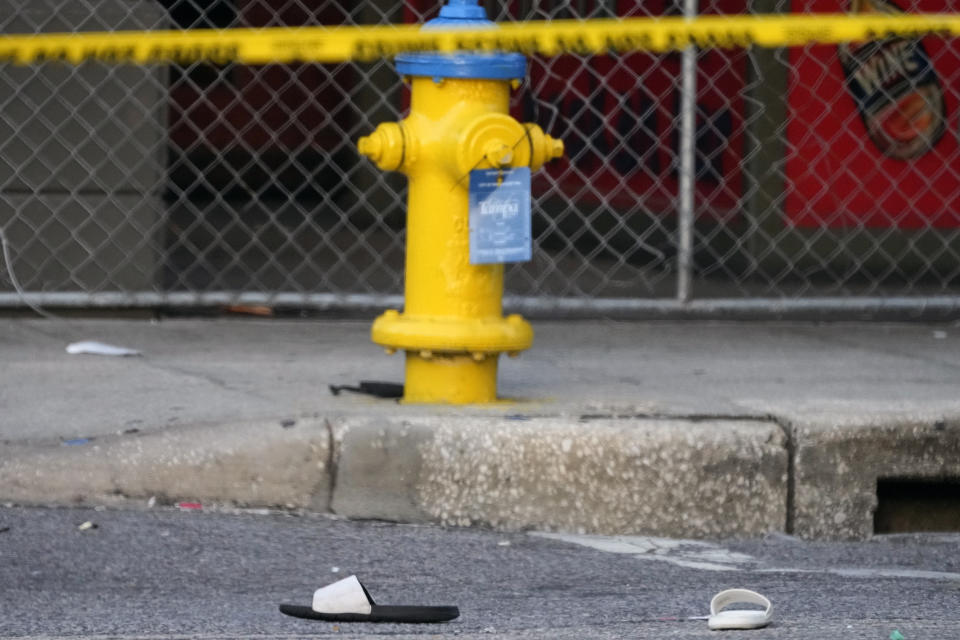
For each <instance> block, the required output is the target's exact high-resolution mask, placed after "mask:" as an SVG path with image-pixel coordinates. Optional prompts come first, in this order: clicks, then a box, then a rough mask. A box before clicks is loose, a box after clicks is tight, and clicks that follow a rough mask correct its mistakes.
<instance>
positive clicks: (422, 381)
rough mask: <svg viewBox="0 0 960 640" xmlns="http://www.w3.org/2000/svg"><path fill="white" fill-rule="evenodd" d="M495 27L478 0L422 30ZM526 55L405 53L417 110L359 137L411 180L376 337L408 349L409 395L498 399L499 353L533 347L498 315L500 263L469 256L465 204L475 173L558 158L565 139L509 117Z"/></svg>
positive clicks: (520, 325)
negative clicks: (400, 249)
mask: <svg viewBox="0 0 960 640" xmlns="http://www.w3.org/2000/svg"><path fill="white" fill-rule="evenodd" d="M491 24H492V23H491V22H490V21H488V20H487V19H486V12H485V11H484V9H483V7H480V6H477V4H476V0H451V2H450V4H448V5H447V6H445V7H443V8H442V9H441V10H440V17H439V18H437V19H435V20H432V21H430V22H428V23H427V24H426V25H425V28H428V29H429V28H436V27H451V26H469V27H476V26H489V25H491ZM526 62H527V61H526V58H525V57H524V56H523V55H521V54H516V53H482V54H481V53H467V54H455V55H444V54H436V53H410V54H404V55H399V56H397V58H396V63H397V70H398V71H399V72H400V74H401V75H403V76H404V77H405V78H409V79H410V82H411V85H412V87H411V104H410V115H409V117H407V118H406V119H405V120H403V121H402V122H388V123H383V124H381V125H380V126H378V127H377V129H376V130H375V131H374V132H373V133H372V134H370V135H369V136H367V137H364V138H361V139H360V140H359V142H358V149H359V151H360V153H361V154H363V155H365V156H367V157H368V158H370V159H371V160H372V161H374V162H375V163H376V164H377V166H378V167H379V168H381V169H383V170H385V171H400V172H402V173H404V174H405V175H406V176H407V177H408V178H409V191H408V194H409V195H408V206H407V254H406V272H405V284H404V288H405V291H404V295H405V302H404V305H405V308H404V312H403V313H400V312H399V311H397V310H388V311H386V312H385V313H384V314H383V315H381V316H380V317H379V318H377V319H376V321H375V322H374V324H373V328H372V332H371V333H372V338H373V341H374V342H375V343H377V344H380V345H383V346H384V347H385V348H386V350H387V352H388V353H393V352H395V351H397V350H403V351H405V352H406V381H405V384H404V396H403V397H404V401H405V402H412V403H451V404H469V403H487V402H494V401H495V400H496V399H497V363H498V359H499V356H500V353H502V352H506V353H508V354H510V355H516V354H517V353H519V352H520V351H522V350H524V349H527V348H529V347H530V345H531V344H532V342H533V330H532V329H531V327H530V324H529V323H528V322H527V321H526V320H524V319H523V318H521V317H520V316H518V315H510V316H508V317H506V318H504V317H503V310H502V298H503V270H504V267H503V263H492V264H474V261H472V260H471V254H470V224H471V220H470V215H469V209H468V205H469V203H468V200H469V194H468V189H469V188H470V180H471V172H473V171H475V170H482V169H500V170H508V169H511V168H516V167H529V168H530V170H531V171H535V170H536V169H538V168H540V167H541V166H542V165H543V164H544V163H545V162H547V161H548V160H551V159H553V158H559V157H560V156H562V155H563V143H562V142H561V141H560V140H556V139H554V138H551V137H550V136H548V135H546V134H544V132H543V131H542V130H541V129H540V127H538V126H537V125H535V124H521V123H519V122H517V121H516V120H514V119H513V118H512V117H510V116H509V115H508V111H509V101H510V89H511V86H516V84H518V83H519V81H520V80H521V79H523V78H524V77H525V76H526ZM528 194H529V191H528Z"/></svg>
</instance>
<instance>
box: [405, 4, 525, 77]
mask: <svg viewBox="0 0 960 640" xmlns="http://www.w3.org/2000/svg"><path fill="white" fill-rule="evenodd" d="M493 25H494V23H493V22H491V21H490V20H488V19H487V12H486V10H485V9H484V8H483V7H481V6H479V5H478V4H477V2H476V0H450V2H449V3H448V4H447V5H446V6H444V7H443V8H441V9H440V17H438V18H434V19H433V20H430V21H429V22H427V23H426V24H424V25H423V28H424V29H437V28H447V27H471V28H478V27H479V28H482V27H491V26H493ZM396 61H397V71H399V72H400V74H401V75H405V76H427V77H430V78H470V79H482V78H483V79H490V80H514V79H522V78H523V77H524V76H526V75H527V58H526V56H524V55H523V54H521V53H454V54H445V53H420V52H416V53H401V54H399V55H398V56H397V57H396Z"/></svg>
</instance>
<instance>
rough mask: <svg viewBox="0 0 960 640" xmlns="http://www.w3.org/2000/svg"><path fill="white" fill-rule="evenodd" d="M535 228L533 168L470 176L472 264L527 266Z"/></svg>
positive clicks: (477, 172) (486, 171)
mask: <svg viewBox="0 0 960 640" xmlns="http://www.w3.org/2000/svg"><path fill="white" fill-rule="evenodd" d="M531 227H532V222H531V216H530V168H529V167H517V168H516V169H503V170H500V169H475V170H473V171H471V172H470V264H491V263H498V262H526V261H527V260H529V259H530V258H531V255H532V249H531V247H532V241H531Z"/></svg>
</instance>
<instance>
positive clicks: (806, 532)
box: [792, 414, 960, 540]
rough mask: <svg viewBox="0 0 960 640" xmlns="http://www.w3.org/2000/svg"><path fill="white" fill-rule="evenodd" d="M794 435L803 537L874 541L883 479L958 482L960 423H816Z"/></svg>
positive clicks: (797, 520) (891, 419) (798, 426)
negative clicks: (873, 536)
mask: <svg viewBox="0 0 960 640" xmlns="http://www.w3.org/2000/svg"><path fill="white" fill-rule="evenodd" d="M792 433H793V441H794V453H793V460H794V463H793V467H794V468H793V478H794V480H793V483H794V498H793V514H794V515H793V532H794V533H795V534H797V535H799V536H801V537H804V538H819V539H823V538H827V539H854V540H856V539H864V538H867V537H869V536H870V535H872V534H873V524H874V523H873V515H874V511H875V510H876V508H877V483H878V481H880V480H884V479H910V480H921V479H929V480H938V479H943V478H957V477H960V419H956V418H954V419H950V418H946V417H935V416H912V417H910V416H899V417H898V416H896V415H889V414H886V415H874V416H869V415H861V416H857V417H856V418H848V419H840V418H837V417H819V418H811V419H807V420H804V421H802V422H796V423H795V424H794V425H793V427H792Z"/></svg>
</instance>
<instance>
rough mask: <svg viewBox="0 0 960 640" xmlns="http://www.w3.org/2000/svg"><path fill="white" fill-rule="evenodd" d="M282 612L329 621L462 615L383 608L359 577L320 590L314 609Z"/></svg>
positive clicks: (446, 609) (284, 607) (451, 610)
mask: <svg viewBox="0 0 960 640" xmlns="http://www.w3.org/2000/svg"><path fill="white" fill-rule="evenodd" d="M280 612H281V613H284V614H286V615H288V616H293V617H295V618H305V619H308V620H324V621H326V622H398V623H433V622H447V621H448V620H453V619H454V618H456V617H458V616H459V615H460V609H458V608H457V607H451V606H443V607H424V606H416V605H379V604H376V603H375V602H374V601H373V598H371V597H370V594H369V593H368V592H367V590H366V588H365V587H364V586H363V585H362V584H360V581H359V580H358V579H357V577H356V576H350V577H348V578H344V579H343V580H340V581H338V582H334V583H333V584H330V585H327V586H326V587H322V588H320V589H317V591H316V592H315V593H314V594H313V606H312V607H307V606H303V605H296V604H281V605H280Z"/></svg>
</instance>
